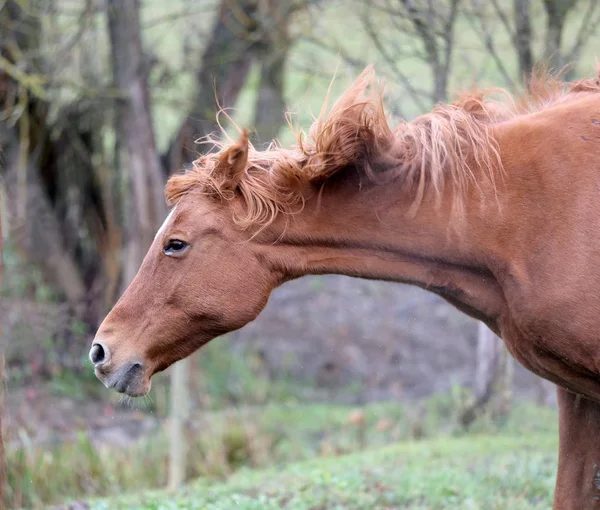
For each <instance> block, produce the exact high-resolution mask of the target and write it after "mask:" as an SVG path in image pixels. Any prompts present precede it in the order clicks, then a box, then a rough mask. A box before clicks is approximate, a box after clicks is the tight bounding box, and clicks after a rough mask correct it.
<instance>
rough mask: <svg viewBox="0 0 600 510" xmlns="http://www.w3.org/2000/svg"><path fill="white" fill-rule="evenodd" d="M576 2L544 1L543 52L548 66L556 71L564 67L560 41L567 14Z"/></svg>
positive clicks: (565, 0) (561, 0)
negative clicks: (544, 38) (544, 36)
mask: <svg viewBox="0 0 600 510" xmlns="http://www.w3.org/2000/svg"><path fill="white" fill-rule="evenodd" d="M576 3H577V0H544V8H545V9H546V15H547V25H546V48H545V51H544V55H545V58H546V59H547V62H548V65H549V66H550V67H552V68H554V69H555V70H556V71H558V70H560V68H562V67H563V66H564V65H565V62H564V58H563V54H562V52H561V41H562V34H563V29H564V27H565V22H566V20H567V14H568V13H569V11H570V10H571V9H572V8H573V7H574V6H575V4H576Z"/></svg>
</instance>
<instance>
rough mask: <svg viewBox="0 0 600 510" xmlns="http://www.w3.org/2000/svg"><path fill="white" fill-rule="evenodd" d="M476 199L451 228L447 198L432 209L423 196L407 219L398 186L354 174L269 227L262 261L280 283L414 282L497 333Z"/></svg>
mask: <svg viewBox="0 0 600 510" xmlns="http://www.w3.org/2000/svg"><path fill="white" fill-rule="evenodd" d="M475 195H476V194H475V193H474V192H468V193H467V194H466V199H465V200H466V201H465V208H464V215H462V216H461V221H460V223H454V222H453V219H452V218H453V216H452V215H451V209H452V197H451V193H450V192H447V193H445V194H443V195H442V199H441V202H439V203H436V201H435V200H434V197H432V196H429V195H425V197H424V199H423V202H422V203H421V205H420V206H419V209H418V211H417V213H416V215H414V216H412V217H411V216H409V215H408V214H407V212H408V210H409V209H410V206H411V205H412V203H413V196H412V194H409V193H407V192H406V191H405V190H403V187H402V186H401V184H400V183H397V184H392V185H385V186H381V185H380V186H372V185H371V186H365V185H364V183H362V182H360V179H359V178H358V177H356V176H350V177H347V178H341V177H340V178H338V179H334V180H333V181H332V182H327V183H326V184H325V186H324V188H323V189H322V190H321V192H320V193H318V194H317V196H315V197H314V198H312V199H310V200H308V201H307V203H306V206H305V208H304V210H303V211H302V212H301V213H298V214H296V215H294V216H292V217H291V218H281V219H280V220H279V221H278V222H277V223H276V226H275V227H274V228H272V229H270V235H268V236H267V242H265V249H266V252H267V257H268V258H269V259H270V260H271V261H272V263H273V265H274V268H275V269H276V270H277V271H279V272H280V274H282V281H286V280H290V279H293V278H297V277H300V276H304V275H309V274H341V275H347V276H354V277H361V278H367V279H376V280H388V281H396V282H401V283H409V284H413V285H416V286H419V287H422V288H425V289H427V290H431V291H433V292H435V293H436V294H438V295H440V296H442V297H443V298H445V299H446V300H448V301H450V302H451V303H452V304H454V305H455V306H456V307H458V308H459V309H461V310H462V311H464V312H465V313H467V314H469V315H471V316H472V317H475V318H477V319H480V320H483V321H485V322H486V323H487V324H488V325H489V326H490V327H491V328H492V329H494V330H496V326H495V319H496V317H497V316H498V315H499V314H500V312H501V309H502V306H503V298H502V295H501V293H500V288H499V285H498V282H497V280H496V279H495V277H494V274H493V272H492V267H491V262H490V253H488V252H486V250H485V242H482V241H483V240H484V239H486V237H487V236H488V235H489V234H490V229H491V228H492V227H491V225H490V222H489V221H487V219H486V218H485V215H482V210H483V209H482V208H481V207H480V200H479V199H475V198H474V197H475ZM470 202H473V203H470ZM475 202H479V203H475ZM455 227H457V228H455Z"/></svg>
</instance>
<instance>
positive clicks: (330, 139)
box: [166, 67, 600, 227]
mask: <svg viewBox="0 0 600 510" xmlns="http://www.w3.org/2000/svg"><path fill="white" fill-rule="evenodd" d="M493 90H496V91H500V92H502V93H504V94H505V95H506V96H507V97H508V98H509V100H508V101H507V102H501V101H498V100H492V99H489V98H488V95H489V92H490V91H489V90H488V91H486V90H475V91H472V92H469V93H466V94H463V95H462V96H461V97H459V98H458V99H457V100H456V101H455V102H453V103H451V104H438V105H436V106H435V107H434V109H433V110H432V111H431V112H430V113H427V114H425V115H422V116H420V117H418V118H416V119H415V120H413V121H411V122H401V123H400V124H399V125H398V126H397V127H396V128H394V129H392V128H391V127H390V125H389V122H388V119H387V116H386V112H385V109H384V103H383V93H382V91H381V89H380V88H379V87H378V86H377V79H376V76H375V73H374V71H373V68H372V67H368V68H366V69H365V70H364V71H363V72H362V73H361V74H360V76H359V77H358V78H357V79H356V81H355V82H354V83H353V84H352V85H351V86H350V87H349V88H348V89H347V90H346V91H345V92H344V93H343V94H342V96H341V97H340V98H339V99H338V100H337V101H336V102H335V104H334V105H333V107H332V108H331V110H330V111H329V113H327V112H326V105H327V102H325V105H324V106H323V109H322V110H321V113H320V115H319V116H318V118H316V119H315V121H314V123H313V125H312V126H311V128H310V131H309V136H308V138H306V137H305V136H304V133H302V132H300V133H299V134H298V136H297V144H296V145H295V146H294V147H292V148H290V149H286V148H283V147H281V146H279V145H277V144H276V143H275V142H273V143H272V144H271V145H270V146H269V147H268V148H267V149H266V150H263V151H259V150H256V149H255V148H254V147H253V146H252V145H251V144H250V145H249V154H248V164H247V167H246V170H245V172H244V175H243V177H242V178H241V180H240V181H239V182H238V183H237V186H236V189H235V190H232V188H231V186H229V185H228V183H227V182H224V181H223V178H222V176H221V175H220V174H219V169H218V165H217V162H218V161H219V157H220V155H221V154H222V153H223V152H224V151H226V150H227V149H228V148H229V147H230V145H231V144H227V143H224V142H220V141H216V140H211V142H212V143H214V144H215V146H216V148H217V149H219V150H218V151H217V152H213V153H209V154H206V155H204V156H201V157H200V158H198V159H197V160H196V161H195V162H194V163H193V167H192V169H191V170H189V171H187V172H185V173H183V174H178V175H174V176H172V177H171V178H170V179H169V181H168V183H167V186H166V197H167V202H168V203H169V204H170V205H173V204H175V203H177V202H178V201H179V200H180V199H181V198H182V197H183V196H184V195H186V194H187V193H189V192H191V191H194V190H197V191H200V192H201V193H204V194H207V195H211V196H215V197H219V198H225V199H230V198H233V197H234V196H235V195H236V191H237V192H239V193H241V195H242V196H243V199H244V201H245V208H244V212H243V213H242V214H241V215H239V216H236V218H235V221H236V223H237V224H238V225H240V226H241V227H250V226H255V225H260V226H266V225H268V224H270V223H271V222H272V221H273V220H274V219H275V218H276V217H277V215H278V214H293V213H294V212H296V211H299V210H301V209H302V207H303V204H304V202H305V200H306V199H307V198H308V196H307V189H314V190H315V191H317V190H318V185H319V184H322V183H324V182H326V181H327V179H329V178H330V177H331V176H333V175H334V174H336V173H337V172H340V171H341V170H343V169H345V168H348V167H355V168H358V169H362V170H364V173H365V175H366V176H367V177H368V178H369V179H370V180H372V181H373V182H374V183H382V182H388V181H389V179H401V180H402V182H403V183H404V184H405V185H406V186H408V187H410V188H411V189H413V190H414V197H415V198H414V203H413V207H412V208H411V211H412V212H413V213H414V212H415V211H416V209H417V207H418V205H419V204H420V203H421V201H422V200H423V197H424V196H425V193H426V192H427V191H428V190H431V191H433V192H434V193H435V195H436V196H437V197H438V198H439V197H440V196H441V195H442V193H443V189H444V186H445V185H446V184H448V183H449V184H450V185H451V186H452V187H453V188H454V192H455V194H454V202H453V203H454V205H455V206H456V207H457V208H460V207H461V203H462V202H461V200H462V196H463V192H464V190H465V189H466V187H467V185H468V184H469V183H470V182H471V183H474V184H475V185H476V184H477V181H476V178H475V175H476V173H475V170H482V171H483V172H482V173H483V175H484V176H487V178H489V179H490V180H491V182H492V183H494V179H495V174H496V173H497V172H498V171H501V169H502V163H501V159H500V155H499V154H498V150H497V144H496V141H495V140H494V139H493V137H492V135H491V133H490V126H493V125H494V124H496V123H498V122H503V121H506V120H509V119H511V118H514V117H517V116H520V115H525V114H527V113H531V112H534V111H537V110H540V109H542V108H545V107H547V106H549V105H552V104H556V103H558V102H560V101H561V100H563V99H565V98H570V97H572V95H573V94H575V93H586V92H598V91H600V68H599V69H598V72H597V76H596V77H595V78H593V79H584V80H581V81H578V82H575V83H565V82H563V81H561V80H560V79H559V78H558V77H556V76H555V77H552V76H550V75H549V74H548V73H546V72H544V71H541V72H538V73H537V74H534V75H533V77H532V79H531V81H530V83H529V85H528V88H527V90H526V91H525V93H523V94H522V95H521V96H520V97H517V98H515V99H513V98H511V96H510V94H509V93H508V92H506V91H504V90H502V89H493ZM310 185H312V186H310Z"/></svg>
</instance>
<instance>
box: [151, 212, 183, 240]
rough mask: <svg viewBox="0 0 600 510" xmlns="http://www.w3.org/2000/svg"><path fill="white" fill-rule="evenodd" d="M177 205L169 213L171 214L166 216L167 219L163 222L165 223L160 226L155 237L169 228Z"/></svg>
mask: <svg viewBox="0 0 600 510" xmlns="http://www.w3.org/2000/svg"><path fill="white" fill-rule="evenodd" d="M176 207H177V206H175V207H173V209H171V212H170V213H169V215H168V216H167V217H166V218H165V221H164V222H163V224H162V225H161V226H160V228H159V229H158V232H157V233H156V235H155V236H154V239H156V238H157V237H158V236H159V235H160V234H161V233H162V232H163V231H164V230H165V228H167V225H168V224H169V221H171V218H172V217H173V213H174V212H175V208H176Z"/></svg>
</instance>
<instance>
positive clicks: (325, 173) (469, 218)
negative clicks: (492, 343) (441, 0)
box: [90, 68, 600, 510]
mask: <svg viewBox="0 0 600 510" xmlns="http://www.w3.org/2000/svg"><path fill="white" fill-rule="evenodd" d="M215 143H216V142H215ZM218 149H219V150H218V151H216V152H214V153H210V154H207V155H204V156H202V157H200V158H199V159H198V160H197V161H196V162H195V164H194V166H193V168H192V169H191V170H189V171H187V172H185V173H182V174H180V175H176V176H173V177H172V178H171V179H170V180H169V182H168V184H167V187H166V196H167V201H168V202H169V204H170V205H171V206H173V207H172V210H171V212H170V214H169V216H168V218H167V219H166V220H165V223H164V224H163V226H162V227H161V229H160V230H159V231H158V233H157V235H156V238H155V240H154V243H153V244H152V246H151V247H150V249H149V252H148V254H147V255H146V257H145V259H144V261H143V263H142V265H141V267H140V269H139V272H138V274H137V275H136V277H135V279H134V280H133V281H132V282H131V284H130V286H129V287H128V288H127V290H126V291H125V292H124V294H123V296H122V297H121V298H120V300H119V301H118V303H117V304H116V305H115V307H114V308H113V309H112V311H111V312H110V313H109V314H108V316H107V317H106V319H105V320H104V322H103V323H102V325H101V327H100V328H99V330H98V332H97V335H96V338H95V339H94V342H93V345H92V349H91V351H90V358H91V360H92V362H93V363H94V365H95V372H96V375H97V376H98V378H99V379H100V380H101V381H102V382H103V383H104V384H105V385H106V386H107V387H109V388H114V389H115V390H117V391H119V392H122V393H126V394H128V395H132V396H139V395H143V394H145V393H147V392H148V391H149V389H150V379H151V377H152V375H153V374H155V373H156V372H159V371H161V370H164V369H165V368H167V367H168V366H169V365H171V364H172V363H174V362H176V361H177V360H180V359H182V358H184V357H186V356H188V355H190V354H191V353H192V352H194V351H195V350H196V349H198V348H199V347H201V346H202V345H204V344H206V343H207V342H209V341H210V340H211V339H213V338H215V337H217V336H219V335H222V334H224V333H227V332H229V331H233V330H236V329H238V328H241V327H243V326H244V325H245V324H247V323H249V322H250V321H252V320H254V319H255V318H256V317H257V315H258V314H259V313H260V312H261V310H262V309H263V307H264V306H265V304H266V303H267V300H268V298H269V294H270V293H271V291H272V290H273V289H274V288H275V287H277V286H278V285H281V284H283V283H284V282H287V281H289V280H292V279H295V278H299V277H301V276H304V275H309V274H312V275H314V274H326V273H336V274H342V275H348V276H353V277H359V278H369V279H377V280H392V281H396V282H401V283H408V284H412V285H416V286H419V287H422V288H424V289H428V290H430V291H432V292H434V293H436V294H438V295H439V296H441V297H443V298H444V299H446V300H447V301H449V302H450V303H451V304H452V305H454V306H456V307H457V308H458V309H459V310H461V311H463V312H465V313H466V314H468V315H470V316H471V317H474V318H476V319H478V320H481V321H483V322H484V323H485V324H487V325H488V326H489V327H490V328H491V329H492V330H493V331H494V332H495V333H497V334H498V335H499V336H501V337H502V338H503V340H504V342H505V343H506V345H507V348H508V349H509V351H510V352H511V354H512V355H513V356H514V357H515V358H516V359H517V360H518V361H519V362H520V363H522V364H523V365H524V366H525V367H526V368H528V369H529V370H531V371H532V372H534V373H535V374H538V375H539V376H541V377H543V378H546V379H548V380H550V381H552V382H554V383H556V384H557V386H558V388H559V389H558V402H559V407H560V448H559V465H558V477H557V484H556V491H555V496H554V508H555V509H561V510H564V509H577V510H583V509H591V508H594V509H596V508H600V76H599V77H597V78H594V79H588V80H582V81H579V82H576V83H569V84H564V83H563V82H561V81H559V80H557V79H555V78H551V77H548V76H542V77H541V78H540V77H538V78H537V79H534V80H532V82H531V85H530V87H528V90H527V92H526V93H525V94H524V95H523V96H522V97H520V98H516V99H511V100H509V101H500V100H492V99H491V98H489V97H488V94H484V92H482V91H477V92H472V93H469V94H467V95H464V96H462V97H461V98H460V99H459V100H457V101H456V102H455V103H453V104H449V105H438V106H436V107H435V108H434V109H433V111H432V112H430V113H428V114H426V115H423V116H421V117H419V118H417V119H415V120H413V121H412V122H405V123H399V125H398V126H396V127H395V128H391V127H390V125H389V121H388V119H387V118H386V113H385V111H384V107H383V100H382V94H381V91H380V90H379V87H378V86H377V82H376V78H375V76H374V73H373V71H372V69H371V68H368V69H366V70H365V71H364V72H363V73H362V74H361V76H360V77H359V78H358V79H357V80H356V81H355V83H354V84H353V85H352V86H350V87H349V88H348V90H347V91H346V92H345V93H344V94H343V95H342V96H341V97H340V98H339V99H338V101H337V102H336V103H335V104H334V106H333V107H332V108H331V110H330V111H329V112H328V113H327V112H326V111H325V108H324V110H323V111H322V113H321V114H320V116H319V117H318V118H317V119H316V120H315V122H314V124H313V126H312V128H311V131H310V136H309V137H308V139H306V138H305V137H303V136H299V138H298V144H297V145H296V146H294V147H293V148H290V149H285V148H282V147H280V146H277V145H275V144H272V145H271V146H270V147H269V148H268V149H267V150H265V151H257V150H255V149H254V148H253V147H252V145H251V144H250V143H249V142H248V137H247V134H246V132H244V133H242V135H241V137H240V139H239V141H237V142H231V143H229V144H225V143H223V144H220V145H219V146H218Z"/></svg>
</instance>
